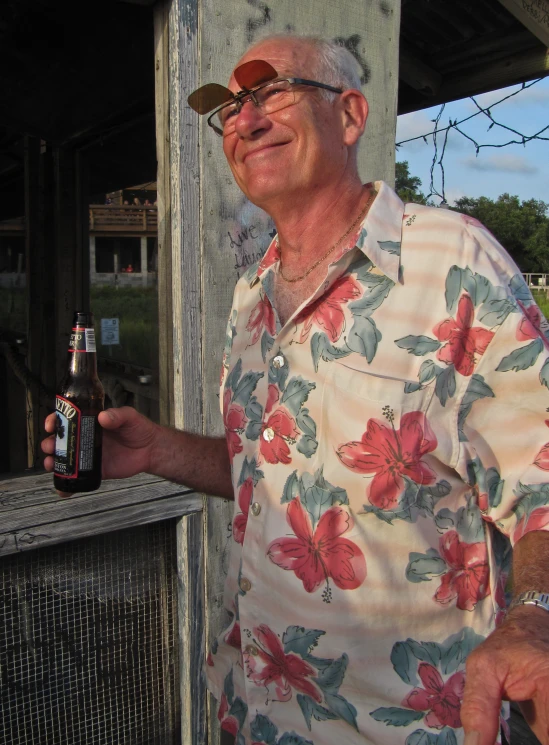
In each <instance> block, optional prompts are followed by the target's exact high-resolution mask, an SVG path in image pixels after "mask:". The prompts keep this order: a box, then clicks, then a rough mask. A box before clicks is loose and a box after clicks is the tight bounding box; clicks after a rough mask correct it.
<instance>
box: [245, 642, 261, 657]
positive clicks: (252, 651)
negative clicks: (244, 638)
mask: <svg viewBox="0 0 549 745" xmlns="http://www.w3.org/2000/svg"><path fill="white" fill-rule="evenodd" d="M244 652H245V653H246V654H251V655H253V656H254V657H256V655H257V654H258V649H257V647H254V645H253V644H248V646H247V647H246V649H245V650H244Z"/></svg>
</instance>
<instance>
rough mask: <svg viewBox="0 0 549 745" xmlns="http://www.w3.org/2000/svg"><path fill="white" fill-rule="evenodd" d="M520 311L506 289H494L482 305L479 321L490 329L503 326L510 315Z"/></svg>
mask: <svg viewBox="0 0 549 745" xmlns="http://www.w3.org/2000/svg"><path fill="white" fill-rule="evenodd" d="M518 312H519V309H518V307H517V305H516V303H515V301H514V300H511V299H510V298H509V297H508V296H507V293H506V291H505V288H504V287H492V290H491V292H490V296H489V297H488V299H487V300H486V301H485V302H484V303H483V304H482V306H481V308H480V311H479V313H478V320H479V321H480V322H481V323H483V324H484V325H485V326H488V327H489V328H493V327H494V326H499V325H500V324H502V323H503V322H504V321H505V319H506V318H507V316H508V315H509V313H518Z"/></svg>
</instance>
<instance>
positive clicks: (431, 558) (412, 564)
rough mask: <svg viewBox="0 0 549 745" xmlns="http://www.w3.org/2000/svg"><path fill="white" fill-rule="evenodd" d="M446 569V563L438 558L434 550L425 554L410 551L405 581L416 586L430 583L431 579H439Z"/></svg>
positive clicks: (431, 549)
mask: <svg viewBox="0 0 549 745" xmlns="http://www.w3.org/2000/svg"><path fill="white" fill-rule="evenodd" d="M446 569H447V567H446V562H445V561H444V559H441V558H440V556H439V553H438V551H437V550H436V549H434V548H430V549H429V550H428V551H427V553H426V554H419V553H416V552H415V551H411V552H410V556H409V561H408V566H407V567H406V579H407V580H408V582H414V583H416V584H418V583H420V582H431V580H432V579H433V577H440V575H441V574H444V573H445V572H446Z"/></svg>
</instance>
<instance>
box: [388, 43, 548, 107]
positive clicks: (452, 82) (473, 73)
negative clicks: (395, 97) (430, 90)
mask: <svg viewBox="0 0 549 745" xmlns="http://www.w3.org/2000/svg"><path fill="white" fill-rule="evenodd" d="M546 75H549V50H547V49H543V48H542V47H539V48H536V49H532V50H529V51H528V52H522V53H520V54H513V55H510V56H508V57H506V58H505V59H502V60H497V61H496V62H493V63H492V64H485V65H483V67H482V70H479V69H477V68H476V67H475V68H470V69H469V70H460V71H459V73H457V74H455V75H453V76H447V77H445V78H444V81H443V84H442V85H441V87H440V90H439V91H438V93H437V95H436V96H434V97H432V98H423V97H421V98H419V96H416V97H414V99H413V100H411V101H410V100H408V101H406V102H405V103H403V104H401V105H400V106H399V110H398V113H399V114H408V113H410V112H411V111H419V110H420V109H425V108H428V107H429V106H437V105H438V104H442V103H448V102H449V101H456V100H458V99H460V98H465V97H466V96H476V95H480V94H481V93H487V92H488V91H493V90H497V89H498V88H505V87H506V86H508V85H516V84H517V83H523V82H526V81H528V80H534V79H535V78H542V77H545V76H546Z"/></svg>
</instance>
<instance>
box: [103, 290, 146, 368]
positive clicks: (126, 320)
mask: <svg viewBox="0 0 549 745" xmlns="http://www.w3.org/2000/svg"><path fill="white" fill-rule="evenodd" d="M91 310H92V312H93V314H94V316H95V328H96V337H97V353H98V355H99V356H100V357H107V358H109V359H113V360H118V361H120V362H130V363H132V364H134V365H138V366H142V367H145V368H151V369H153V370H154V369H158V296H157V291H156V287H119V288H115V287H93V286H92V288H91ZM102 318H118V319H120V344H119V345H105V346H103V345H102V344H101V319H102Z"/></svg>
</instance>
